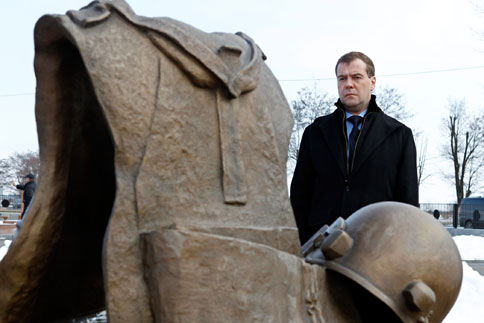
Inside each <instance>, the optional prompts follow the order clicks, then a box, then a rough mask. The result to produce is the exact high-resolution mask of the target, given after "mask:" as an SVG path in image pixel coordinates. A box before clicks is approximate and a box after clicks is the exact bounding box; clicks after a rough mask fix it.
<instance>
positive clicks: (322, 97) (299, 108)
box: [287, 87, 426, 181]
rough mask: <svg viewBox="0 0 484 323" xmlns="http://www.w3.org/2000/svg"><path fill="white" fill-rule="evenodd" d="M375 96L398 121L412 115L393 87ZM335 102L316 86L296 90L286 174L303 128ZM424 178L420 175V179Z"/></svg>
mask: <svg viewBox="0 0 484 323" xmlns="http://www.w3.org/2000/svg"><path fill="white" fill-rule="evenodd" d="M376 98H377V103H378V106H379V107H380V108H381V109H382V110H383V112H385V113H386V114H388V115H390V116H391V117H393V118H395V119H397V120H399V121H402V122H405V121H407V120H408V119H410V118H411V117H412V116H413V115H412V114H411V113H410V112H408V111H407V109H406V108H405V101H404V96H403V94H401V93H399V92H398V90H397V89H395V88H391V87H383V88H381V89H380V90H378V91H377V92H376ZM335 102H336V98H333V97H330V96H329V95H328V94H327V93H325V92H319V91H318V90H317V89H316V87H314V88H313V89H312V90H311V89H309V88H303V89H301V90H300V91H299V92H298V99H297V100H294V101H292V104H291V110H292V113H293V117H294V127H293V131H292V134H291V141H290V143H289V152H288V155H289V156H288V167H287V170H288V174H291V173H292V172H293V170H294V167H295V164H296V161H297V156H298V153H299V144H300V142H301V137H302V134H303V132H304V129H305V128H306V127H307V126H308V125H309V124H310V123H311V122H313V121H314V119H316V118H317V117H319V116H323V115H326V114H329V113H331V112H332V111H333V110H334V103H335ZM420 153H424V154H426V150H425V151H420ZM420 159H421V160H422V161H425V156H419V160H420ZM424 166H425V162H424V163H423V164H422V165H421V167H422V173H423V168H424ZM425 178H426V177H422V181H423V180H425Z"/></svg>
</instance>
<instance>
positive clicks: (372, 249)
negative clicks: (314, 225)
mask: <svg viewBox="0 0 484 323" xmlns="http://www.w3.org/2000/svg"><path fill="white" fill-rule="evenodd" d="M302 251H303V256H304V257H305V259H306V261H307V262H310V263H314V264H319V265H322V266H324V267H326V268H327V269H328V270H330V271H332V272H336V273H337V274H339V275H342V276H344V277H346V278H347V279H349V281H351V284H353V285H355V286H356V285H358V288H361V287H363V288H364V289H365V290H366V291H367V292H369V293H371V294H372V295H374V296H375V297H376V298H378V299H379V300H380V301H381V302H383V303H384V304H386V305H387V306H388V307H389V308H390V309H391V310H392V311H393V313H394V314H396V315H397V316H398V318H400V319H401V320H402V321H403V322H441V321H442V320H443V319H444V317H445V316H446V315H447V313H448V312H449V310H450V309H451V308H452V306H453V304H454V303H455V301H456V299H457V296H458V294H459V290H460V286H461V283H462V262H461V258H460V254H459V251H458V249H457V247H456V245H455V243H454V241H453V239H452V238H451V236H450V235H449V233H448V232H447V230H445V228H444V227H443V226H442V225H441V224H440V223H439V222H438V221H436V220H435V218H434V217H433V216H432V215H430V214H427V213H425V212H423V211H421V210H419V209H418V208H416V207H413V206H410V205H407V204H403V203H397V202H381V203H376V204H372V205H369V206H366V207H364V208H362V209H360V210H358V211H357V212H355V213H354V214H352V215H351V216H350V217H349V218H348V219H347V220H346V221H345V220H343V219H342V218H339V219H337V220H336V221H335V222H334V223H333V224H332V225H331V226H330V227H328V226H324V227H323V228H321V229H320V230H319V231H318V233H316V234H315V235H314V236H313V237H312V238H311V239H310V240H309V241H308V242H307V243H306V244H305V245H304V246H303V248H302ZM355 283H356V284H355Z"/></svg>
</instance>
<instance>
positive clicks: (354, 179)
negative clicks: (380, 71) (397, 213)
mask: <svg viewBox="0 0 484 323" xmlns="http://www.w3.org/2000/svg"><path fill="white" fill-rule="evenodd" d="M335 72H336V79H337V86H338V94H339V100H338V102H336V104H335V105H336V110H335V111H334V112H333V113H332V114H329V115H327V116H322V117H319V118H317V119H316V120H314V122H313V123H312V124H310V125H309V126H308V127H306V129H305V130H304V134H303V137H302V140H301V144H300V147H299V155H298V160H297V164H296V168H295V170H294V176H293V178H292V182H291V205H292V209H293V211H294V216H295V220H296V224H297V227H298V230H299V240H300V242H301V244H304V242H306V241H307V240H309V239H310V238H311V237H312V235H313V234H314V233H316V232H317V231H318V230H319V229H320V228H321V227H322V226H323V225H325V224H327V225H330V224H331V223H333V221H334V220H336V219H337V218H338V217H342V218H343V219H346V218H347V217H349V216H350V215H351V214H352V213H353V212H355V211H357V210H358V209H360V208H362V207H364V206H366V205H368V204H372V203H376V202H382V201H396V202H403V203H408V204H412V205H415V206H418V205H419V203H418V182H417V156H416V155H417V153H416V148H415V142H414V140H413V135H412V131H411V130H410V129H409V128H408V127H406V126H405V125H404V124H402V123H400V122H399V121H397V120H395V119H393V118H391V117H389V116H387V115H386V114H385V113H384V112H383V111H382V110H381V109H380V108H379V107H378V105H377V103H376V97H375V96H374V95H372V91H373V89H374V88H375V84H376V77H375V66H374V64H373V62H372V60H371V59H370V58H369V57H368V56H366V55H365V54H363V53H360V52H350V53H347V54H345V55H343V56H342V57H341V58H340V59H339V60H338V62H337V63H336V67H335Z"/></svg>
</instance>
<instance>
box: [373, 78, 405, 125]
mask: <svg viewBox="0 0 484 323" xmlns="http://www.w3.org/2000/svg"><path fill="white" fill-rule="evenodd" d="M375 95H376V102H377V104H378V106H379V107H380V109H382V110H383V112H385V113H386V114H388V115H389V116H390V117H393V118H395V119H397V120H398V121H400V122H405V121H407V120H408V119H410V118H412V117H413V114H412V113H410V112H409V111H408V110H407V109H406V108H405V98H404V95H403V94H401V93H399V92H398V90H397V89H395V88H393V87H382V88H379V89H378V90H377V91H375Z"/></svg>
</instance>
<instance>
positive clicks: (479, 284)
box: [0, 236, 484, 323]
mask: <svg viewBox="0 0 484 323" xmlns="http://www.w3.org/2000/svg"><path fill="white" fill-rule="evenodd" d="M453 239H454V241H455V243H456V245H457V248H458V249H459V252H460V254H461V258H462V260H484V237H476V236H456V237H453ZM10 243H11V241H10V240H5V242H4V246H2V247H1V248H0V260H2V258H3V257H4V256H5V254H6V253H7V250H8V247H9V246H10ZM462 266H463V270H464V271H463V279H462V287H461V290H460V293H459V297H458V298H457V301H456V302H455V305H454V307H453V308H452V310H451V311H450V313H449V314H448V315H447V317H446V318H445V319H444V323H462V322H465V323H482V322H484V306H482V304H484V276H481V275H480V274H479V273H478V272H477V271H475V270H473V269H472V268H471V267H470V266H469V265H468V264H467V263H466V262H465V261H462Z"/></svg>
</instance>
